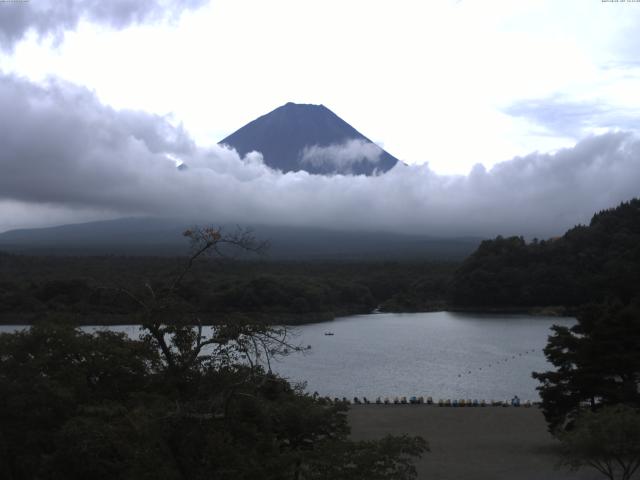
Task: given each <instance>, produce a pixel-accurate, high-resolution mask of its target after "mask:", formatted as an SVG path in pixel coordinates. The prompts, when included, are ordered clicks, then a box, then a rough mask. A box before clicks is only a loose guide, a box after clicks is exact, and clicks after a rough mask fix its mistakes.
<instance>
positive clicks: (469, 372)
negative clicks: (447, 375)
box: [458, 348, 536, 378]
mask: <svg viewBox="0 0 640 480" xmlns="http://www.w3.org/2000/svg"><path fill="white" fill-rule="evenodd" d="M535 351H536V349H535V348H532V349H530V350H525V351H524V352H520V353H518V354H517V355H516V354H514V355H511V358H509V357H506V358H504V359H500V360H497V361H494V362H492V363H489V364H488V365H486V366H485V367H486V368H487V369H489V368H490V367H493V366H494V363H495V366H498V365H499V364H501V363H507V362H509V361H510V360H515V359H516V357H522V356H525V355H528V354H530V353H534V352H535ZM482 369H483V367H478V368H477V369H475V368H474V369H473V370H468V369H467V370H466V371H463V372H462V373H459V374H458V378H462V376H463V375H471V374H472V373H474V371H478V372H479V371H481V370H482Z"/></svg>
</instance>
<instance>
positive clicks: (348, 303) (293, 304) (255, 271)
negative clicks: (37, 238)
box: [0, 254, 457, 324]
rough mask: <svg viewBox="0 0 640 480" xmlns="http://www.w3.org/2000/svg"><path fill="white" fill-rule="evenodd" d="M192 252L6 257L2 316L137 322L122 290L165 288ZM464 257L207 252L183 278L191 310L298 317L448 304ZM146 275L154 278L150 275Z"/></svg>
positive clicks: (1, 275)
mask: <svg viewBox="0 0 640 480" xmlns="http://www.w3.org/2000/svg"><path fill="white" fill-rule="evenodd" d="M184 261H185V258H183V257H173V258H170V257H169V258H168V257H120V256H102V257H55V256H47V257H38V256H24V255H15V254H3V255H0V323H4V324H11V323H13V324H15V323H18V324H21V323H33V322H34V321H38V320H41V319H43V318H45V317H50V316H56V315H57V316H59V315H64V316H65V317H66V318H73V319H74V320H75V321H77V322H79V323H94V324H95V323H97V324H116V323H127V322H130V321H131V320H130V318H129V317H130V316H131V314H132V313H134V312H135V311H136V309H137V305H135V303H134V302H132V301H131V299H130V298H128V297H127V296H126V295H123V294H122V292H121V290H122V289H123V288H126V289H132V290H136V289H140V288H144V285H143V284H144V283H149V284H151V285H159V284H162V283H163V282H165V281H167V279H169V278H171V276H172V275H174V274H175V273H176V272H177V271H179V269H180V268H181V267H182V266H183V264H184ZM456 266H457V264H456V263H452V262H435V261H416V262H408V261H398V262H358V263H353V262H332V263H331V262H322V263H321V262H305V263H303V262H283V261H278V262H275V261H267V260H261V259H260V258H259V257H258V258H253V259H245V260H238V261H232V260H221V259H212V258H203V259H199V261H198V262H196V263H195V264H194V266H193V269H192V271H191V272H190V274H189V275H188V276H187V277H186V278H185V279H184V282H183V284H182V285H181V295H182V297H183V299H184V301H185V302H186V303H187V304H188V308H189V309H190V310H191V311H193V312H197V313H198V314H199V315H200V316H202V317H203V318H206V319H207V320H209V321H222V320H224V319H225V318H226V317H228V316H234V315H243V316H245V317H249V318H253V319H268V320H269V321H270V322H276V323H284V324H295V323H304V322H310V321H319V320H331V319H333V318H335V317H336V316H339V315H348V314H357V313H370V312H371V311H372V310H374V309H376V308H379V309H380V310H381V311H427V310H434V309H438V308H442V306H443V305H444V303H445V300H446V294H447V285H448V282H449V280H450V278H451V275H452V274H453V271H454V270H455V268H456ZM141 279H142V280H144V281H142V282H141Z"/></svg>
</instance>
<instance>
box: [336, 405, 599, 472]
mask: <svg viewBox="0 0 640 480" xmlns="http://www.w3.org/2000/svg"><path fill="white" fill-rule="evenodd" d="M348 418H349V423H350V425H351V429H352V432H351V434H352V437H353V439H355V440H373V439H377V438H381V437H383V436H384V435H386V434H393V435H402V434H409V435H420V436H422V437H423V438H424V439H425V440H427V442H428V443H429V446H430V449H431V451H430V452H428V453H426V454H425V455H424V456H423V457H422V458H421V459H420V460H419V461H418V462H417V469H418V478H419V479H420V480H423V479H424V480H427V479H429V480H485V479H486V480H503V479H504V480H507V479H508V480H516V479H517V480H597V479H602V478H603V477H602V475H601V474H599V473H598V472H596V471H595V470H592V469H583V470H580V471H578V472H571V471H569V470H568V469H567V468H566V467H559V466H558V456H557V450H558V442H557V441H556V440H555V439H554V438H553V437H552V436H551V435H550V434H549V433H548V432H547V426H546V423H545V421H544V417H543V415H542V412H541V411H540V410H539V409H538V408H537V407H532V408H524V407H519V408H514V407H506V408H504V407H475V408H473V407H472V408H469V407H463V408H453V407H437V406H429V405H351V406H350V408H349V414H348Z"/></svg>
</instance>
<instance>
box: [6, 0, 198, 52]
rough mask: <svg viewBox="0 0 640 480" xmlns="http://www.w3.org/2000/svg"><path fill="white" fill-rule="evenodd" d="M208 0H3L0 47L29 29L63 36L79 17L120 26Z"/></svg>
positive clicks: (167, 15)
mask: <svg viewBox="0 0 640 480" xmlns="http://www.w3.org/2000/svg"><path fill="white" fill-rule="evenodd" d="M207 1H208V0H83V1H77V0H31V1H29V0H26V1H10V2H3V3H2V5H0V7H2V10H1V11H0V47H1V48H2V49H4V50H5V51H11V50H13V47H14V45H15V44H16V43H17V42H19V41H20V40H21V39H22V38H23V37H24V36H25V35H26V34H27V33H28V32H29V31H34V32H35V33H36V34H37V35H38V37H39V38H44V37H49V36H50V37H52V38H53V40H54V42H56V43H58V42H60V41H61V40H62V38H63V36H64V32H65V31H68V30H73V29H75V27H76V26H77V25H78V22H80V20H81V19H85V20H89V21H91V22H94V23H99V24H102V25H106V26H108V27H111V28H116V29H122V28H125V27H127V26H129V25H132V24H138V23H145V22H152V21H157V20H161V19H164V18H173V19H175V18H176V17H177V16H178V15H179V14H180V13H181V12H182V11H184V10H189V9H194V8H198V7H200V6H201V5H203V4H204V3H207Z"/></svg>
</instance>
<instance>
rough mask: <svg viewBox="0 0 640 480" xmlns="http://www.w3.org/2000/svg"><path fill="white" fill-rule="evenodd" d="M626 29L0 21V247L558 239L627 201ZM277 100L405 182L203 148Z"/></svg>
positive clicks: (380, 9) (193, 13)
mask: <svg viewBox="0 0 640 480" xmlns="http://www.w3.org/2000/svg"><path fill="white" fill-rule="evenodd" d="M639 27H640V3H637V2H636V3H632V2H629V3H610V2H602V1H601V0H563V1H558V0H549V1H545V0H532V1H525V0H519V1H517V2H516V1H513V0H504V1H502V0H484V1H475V0H474V1H471V0H458V1H453V0H452V1H447V0H434V1H429V2H425V1H410V0H403V1H393V0H387V1H382V0H380V1H377V0H366V1H365V0H362V1H358V0H350V1H344V0H342V1H338V0H336V1H333V0H322V1H300V0H290V1H285V0H269V1H266V0H253V1H250V0H220V1H216V0H211V1H210V2H208V1H206V0H191V1H177V0H111V1H109V2H105V1H100V0H86V1H80V0H76V1H74V0H39V1H37V0H31V1H26V2H0V125H2V129H0V146H1V151H0V169H1V171H0V231H4V230H7V229H10V228H16V227H29V226H43V225H52V224H57V223H64V222H73V221H85V220H92V219H100V218H115V217H118V216H123V215H132V214H160V213H165V212H171V213H172V214H177V215H181V214H184V213H185V212H188V211H192V212H193V211H195V212H197V213H199V214H203V215H206V216H215V217H216V219H217V218H223V217H228V219H231V220H237V221H247V222H259V221H266V222H269V223H293V224H315V225H324V226H333V227H338V228H352V227H354V226H355V227H359V228H368V229H372V230H376V229H378V230H379V229H384V230H392V229H393V230H402V231H416V232H428V233H433V234H443V235H444V234H447V235H448V234H482V235H487V236H493V235H497V234H498V233H503V234H511V233H523V234H530V235H538V236H545V235H555V234H559V233H562V231H563V230H564V229H565V228H567V227H569V226H571V225H574V224H575V223H578V222H585V221H588V219H589V217H590V216H591V214H592V213H593V212H594V211H595V210H599V209H601V208H606V207H611V206H614V205H615V204H616V203H618V202H619V201H621V200H628V199H629V198H631V197H633V196H637V195H638V194H640V188H639V187H638V185H640V142H639V141H638V137H637V131H638V128H639V127H640V125H639V121H638V119H639V118H640V35H638V33H637V32H638V31H639ZM288 101H293V102H298V103H318V104H319V103H322V104H324V105H326V106H327V107H328V108H330V109H331V110H333V111H334V112H335V113H336V114H338V115H339V116H340V117H342V118H343V119H344V120H346V121H347V122H349V123H350V124H351V125H353V126H354V127H355V128H357V129H358V130H359V131H360V132H361V133H363V134H364V135H366V136H368V137H369V138H371V139H373V140H374V141H376V142H377V143H378V144H379V145H381V146H383V147H384V148H385V149H386V150H387V151H389V153H391V154H392V155H394V156H396V157H398V158H400V159H401V160H403V161H404V162H405V163H407V164H408V165H409V166H408V167H404V166H398V167H397V168H396V169H394V170H392V171H391V172H389V173H388V174H386V175H382V176H380V177H375V178H364V177H362V178H361V177H357V178H356V177H349V176H347V177H340V176H335V177H329V178H325V177H315V176H310V175H307V174H305V173H304V172H302V173H295V174H292V173H290V174H286V175H284V174H281V173H279V172H274V171H271V170H269V169H268V168H266V167H265V166H264V165H262V164H261V162H260V158H259V155H253V156H251V157H250V158H245V159H241V158H239V157H237V155H235V153H234V152H232V151H227V150H225V149H222V148H219V147H216V146H215V144H216V142H217V141H219V140H220V139H222V138H224V137H225V136H226V135H228V134H230V133H232V132H233V131H235V130H236V129H237V128H239V127H241V126H242V125H244V124H245V123H247V122H249V121H250V120H253V119H254V118H256V117H257V116H260V115H262V114H264V113H266V112H268V111H270V110H272V109H274V108H276V107H277V106H280V105H282V104H284V103H286V102H288ZM346 147H348V148H350V149H353V148H354V145H349V146H346ZM336 155H339V152H337V153H336ZM337 158H338V157H337ZM170 159H179V160H182V161H184V162H186V163H187V164H188V165H189V166H190V167H191V168H190V169H188V170H186V171H182V172H176V170H175V168H174V165H175V164H174V162H173V161H172V160H170Z"/></svg>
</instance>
